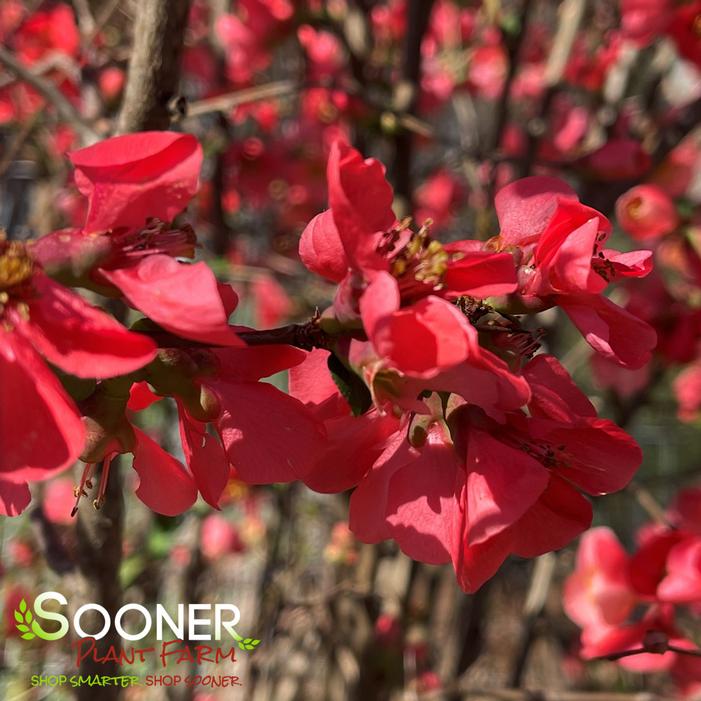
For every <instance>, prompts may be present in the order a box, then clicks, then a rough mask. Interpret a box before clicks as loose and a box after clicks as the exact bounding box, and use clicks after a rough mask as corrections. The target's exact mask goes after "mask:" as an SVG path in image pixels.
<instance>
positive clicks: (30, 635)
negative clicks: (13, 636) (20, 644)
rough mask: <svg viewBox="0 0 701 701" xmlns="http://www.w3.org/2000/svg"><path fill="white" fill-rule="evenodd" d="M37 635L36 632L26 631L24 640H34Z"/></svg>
mask: <svg viewBox="0 0 701 701" xmlns="http://www.w3.org/2000/svg"><path fill="white" fill-rule="evenodd" d="M35 637H36V636H35V635H34V633H25V634H24V635H23V636H22V640H34V638H35Z"/></svg>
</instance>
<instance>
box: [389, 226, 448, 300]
mask: <svg viewBox="0 0 701 701" xmlns="http://www.w3.org/2000/svg"><path fill="white" fill-rule="evenodd" d="M429 224H430V222H429V223H426V224H424V225H423V226H422V227H421V229H420V230H419V231H418V233H415V234H412V236H411V238H410V239H409V241H408V242H407V243H406V245H405V246H404V247H403V248H402V249H401V250H400V251H399V253H397V255H396V256H395V258H394V260H393V261H392V268H391V270H392V275H394V277H395V278H397V280H398V281H399V288H400V290H401V291H402V296H403V297H404V296H405V293H409V292H410V291H411V290H413V289H415V288H416V287H417V285H416V283H419V287H423V286H426V287H430V288H432V289H434V290H439V289H440V288H441V287H442V286H443V276H444V275H445V271H446V270H447V269H448V263H449V262H450V254H449V253H448V252H447V251H446V250H445V249H444V248H443V246H442V244H441V243H440V241H436V240H434V239H432V238H431V237H430V236H429V233H428V226H429Z"/></svg>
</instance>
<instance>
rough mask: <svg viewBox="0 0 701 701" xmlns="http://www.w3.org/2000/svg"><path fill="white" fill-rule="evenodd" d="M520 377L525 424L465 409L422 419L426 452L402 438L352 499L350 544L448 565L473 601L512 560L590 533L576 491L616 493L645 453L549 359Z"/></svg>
mask: <svg viewBox="0 0 701 701" xmlns="http://www.w3.org/2000/svg"><path fill="white" fill-rule="evenodd" d="M524 374H525V377H526V379H527V380H528V382H529V384H530V387H531V392H532V398H531V401H530V402H529V404H528V409H529V412H530V417H528V416H526V415H525V414H524V413H522V412H507V413H506V414H505V415H503V418H502V420H501V423H500V422H498V421H496V420H494V419H492V418H490V417H488V416H487V415H486V414H485V413H484V412H483V411H482V410H480V409H478V408H477V407H474V406H470V405H467V404H463V405H462V406H458V408H457V409H455V410H453V412H451V413H450V414H449V416H448V419H447V424H446V423H445V421H444V419H443V418H441V417H440V415H439V414H434V416H433V417H432V418H429V420H428V429H427V431H426V434H425V435H426V440H425V443H423V445H420V444H415V445H412V444H411V443H410V442H409V441H407V439H406V435H405V432H404V431H399V432H397V434H395V437H394V438H393V439H392V441H391V442H389V443H388V445H387V448H386V450H385V452H384V453H383V454H382V456H380V458H379V459H378V460H377V461H376V462H375V464H374V465H373V468H372V470H371V471H370V472H369V473H368V474H367V475H366V476H365V477H364V478H363V479H362V480H361V482H360V484H359V486H358V488H357V489H356V491H355V492H354V493H353V496H352V498H351V515H350V523H351V528H352V530H353V531H354V532H355V533H356V535H357V536H358V537H359V538H360V539H361V540H363V541H365V542H376V541H377V540H381V539H383V538H389V537H391V538H394V539H395V540H396V541H397V542H398V544H399V545H400V547H401V548H402V550H403V551H404V552H405V553H406V554H408V555H409V556H410V557H413V558H415V559H419V560H422V561H425V562H431V563H440V562H446V561H448V560H452V562H453V566H454V568H455V570H456V573H457V575H458V581H459V582H460V584H461V586H462V587H463V588H464V589H466V590H467V591H474V590H475V589H477V588H479V587H480V586H481V585H482V583H483V582H484V581H485V580H486V579H488V578H489V577H491V576H492V575H493V574H494V572H495V571H496V570H497V568H498V567H499V565H500V564H501V563H502V562H503V561H504V559H505V558H506V557H507V555H509V554H510V553H515V554H518V555H521V556H524V557H534V556H536V555H539V554H542V553H543V552H547V551H549V550H554V549H557V548H560V547H563V546H564V545H565V544H566V543H567V542H569V541H570V540H571V539H572V538H573V537H574V536H576V535H577V534H578V533H580V532H581V531H583V530H584V529H585V528H587V526H588V525H589V523H590V520H591V507H590V505H589V503H588V501H587V500H586V499H585V498H584V497H582V496H581V495H580V494H579V492H578V491H577V490H576V489H575V488H574V486H577V487H579V488H580V489H582V490H583V491H585V492H587V493H590V494H604V493H607V492H612V491H616V490H618V489H621V488H622V487H623V486H625V484H627V482H628V481H629V480H630V478H631V476H632V474H633V473H634V471H635V470H636V469H637V467H638V465H639V464H640V460H641V453H640V449H639V448H638V446H637V445H636V444H635V442H634V441H633V440H632V439H631V438H630V437H629V436H627V435H626V434H625V433H624V432H623V431H621V430H620V429H619V428H618V427H616V426H615V425H614V424H612V423H611V422H609V421H607V420H604V419H598V418H596V414H595V411H594V409H593V407H592V406H591V404H590V403H589V402H588V400H587V399H586V397H585V396H584V395H583V394H581V392H579V390H577V388H576V387H575V386H574V384H573V383H572V381H571V380H570V379H569V377H568V376H567V373H566V372H565V371H564V369H563V368H562V367H561V366H559V364H558V363H557V361H555V359H554V358H552V357H550V356H538V357H536V358H535V359H534V360H533V361H531V363H529V365H527V366H526V368H525V370H524ZM424 420H425V419H424ZM448 427H450V430H449V428H448ZM410 435H411V431H410ZM573 485H574V486H573Z"/></svg>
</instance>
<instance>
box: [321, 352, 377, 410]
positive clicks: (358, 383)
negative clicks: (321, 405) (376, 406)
mask: <svg viewBox="0 0 701 701" xmlns="http://www.w3.org/2000/svg"><path fill="white" fill-rule="evenodd" d="M328 366H329V372H330V373H331V377H332V378H333V381H334V382H335V383H336V387H338V391H339V392H340V393H341V394H342V395H343V397H344V398H345V400H346V401H347V402H348V404H349V405H350V408H351V411H352V412H353V416H360V415H361V414H364V413H365V412H366V411H367V410H368V409H369V408H370V406H371V405H372V397H371V396H370V391H369V390H368V388H367V386H366V385H365V383H364V382H363V381H362V380H361V379H360V378H359V377H358V376H357V375H356V374H355V373H354V372H353V371H352V370H349V369H348V368H347V367H346V366H345V365H344V364H343V363H342V362H341V361H340V360H339V359H338V358H337V357H336V356H335V355H333V354H332V355H330V356H329V360H328Z"/></svg>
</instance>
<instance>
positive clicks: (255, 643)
mask: <svg viewBox="0 0 701 701" xmlns="http://www.w3.org/2000/svg"><path fill="white" fill-rule="evenodd" d="M251 645H260V640H251Z"/></svg>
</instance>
